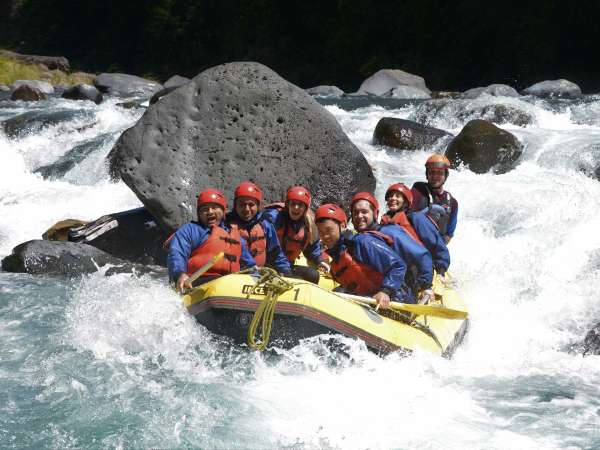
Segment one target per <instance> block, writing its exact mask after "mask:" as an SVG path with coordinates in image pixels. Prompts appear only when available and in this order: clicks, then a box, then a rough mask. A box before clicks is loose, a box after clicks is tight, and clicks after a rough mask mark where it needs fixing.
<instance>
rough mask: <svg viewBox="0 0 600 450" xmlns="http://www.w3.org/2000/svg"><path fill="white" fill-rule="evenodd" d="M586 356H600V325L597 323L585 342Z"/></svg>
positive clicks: (584, 350)
mask: <svg viewBox="0 0 600 450" xmlns="http://www.w3.org/2000/svg"><path fill="white" fill-rule="evenodd" d="M583 354H584V355H600V323H597V324H596V325H595V326H594V328H592V329H591V330H590V331H588V333H587V334H586V336H585V339H584V340H583Z"/></svg>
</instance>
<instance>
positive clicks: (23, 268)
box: [2, 240, 160, 276]
mask: <svg viewBox="0 0 600 450" xmlns="http://www.w3.org/2000/svg"><path fill="white" fill-rule="evenodd" d="M107 264H108V265H111V266H113V267H112V272H132V271H136V272H138V273H147V272H154V271H155V270H156V269H157V268H154V267H148V266H145V265H142V264H133V263H128V262H126V261H124V260H122V259H120V258H117V257H115V256H112V255H109V254H108V253H106V252H103V251H102V250H99V249H97V248H94V247H92V246H91V245H85V244H77V243H75V242H65V241H45V240H33V241H28V242H24V243H23V244H20V245H17V246H16V247H15V248H14V249H13V251H12V254H10V255H8V256H7V257H6V258H4V259H3V260H2V270H4V271H5V272H17V273H30V274H47V275H67V276H76V275H81V274H86V273H93V272H97V271H98V269H99V268H102V267H105V266H106V265H107ZM158 270H160V269H158Z"/></svg>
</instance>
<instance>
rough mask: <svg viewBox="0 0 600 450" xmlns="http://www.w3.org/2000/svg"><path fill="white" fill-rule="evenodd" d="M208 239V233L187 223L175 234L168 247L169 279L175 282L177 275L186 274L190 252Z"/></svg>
mask: <svg viewBox="0 0 600 450" xmlns="http://www.w3.org/2000/svg"><path fill="white" fill-rule="evenodd" d="M207 238H208V233H207V232H206V231H205V230H203V229H202V228H200V227H199V226H198V225H196V224H193V223H188V224H186V225H184V226H182V227H181V228H180V229H179V230H177V231H176V232H175V234H174V235H173V238H172V239H171V244H170V245H169V254H168V255H167V267H168V268H169V278H170V279H171V280H173V281H176V280H177V278H179V275H181V274H182V273H187V270H188V260H189V259H190V255H191V254H192V250H193V249H195V248H196V247H198V246H200V245H201V244H202V243H203V242H204V241H205V240H206V239H207Z"/></svg>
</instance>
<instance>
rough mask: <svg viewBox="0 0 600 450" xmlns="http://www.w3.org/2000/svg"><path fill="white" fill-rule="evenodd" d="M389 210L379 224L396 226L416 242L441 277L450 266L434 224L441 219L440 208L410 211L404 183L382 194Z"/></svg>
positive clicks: (410, 197)
mask: <svg viewBox="0 0 600 450" xmlns="http://www.w3.org/2000/svg"><path fill="white" fill-rule="evenodd" d="M385 200H386V203H387V206H388V211H387V212H386V213H385V214H384V215H383V217H382V218H381V224H382V225H384V224H389V223H395V224H398V225H399V226H400V227H401V228H402V229H403V230H404V232H406V233H407V234H408V235H409V236H410V237H411V238H413V240H415V242H417V243H419V244H420V245H423V246H425V248H427V250H428V251H429V253H430V254H431V257H432V260H433V267H434V269H435V270H436V271H437V272H438V273H439V274H440V275H443V274H444V273H446V271H447V270H448V267H449V266H450V252H449V251H448V247H447V246H446V241H445V240H444V238H443V237H442V235H441V234H440V232H439V228H438V226H437V223H438V222H440V220H441V219H442V216H443V214H440V211H439V210H440V209H441V210H443V211H444V212H445V209H444V208H443V207H442V206H440V205H431V206H429V207H428V208H427V209H425V210H423V211H413V212H410V209H411V206H412V202H413V195H412V191H411V190H410V189H409V188H408V187H407V186H406V185H405V184H404V183H395V184H392V185H391V186H390V187H388V189H387V191H386V193H385Z"/></svg>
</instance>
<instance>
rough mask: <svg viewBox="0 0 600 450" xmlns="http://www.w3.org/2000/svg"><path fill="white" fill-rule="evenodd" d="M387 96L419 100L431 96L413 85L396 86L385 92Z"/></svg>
mask: <svg viewBox="0 0 600 450" xmlns="http://www.w3.org/2000/svg"><path fill="white" fill-rule="evenodd" d="M387 96H389V97H393V98H404V99H407V100H420V99H429V98H431V95H429V94H428V93H427V92H425V91H424V90H422V89H420V88H416V87H413V86H396V87H395V88H393V89H392V90H391V91H390V92H389V93H388V94H387Z"/></svg>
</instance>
